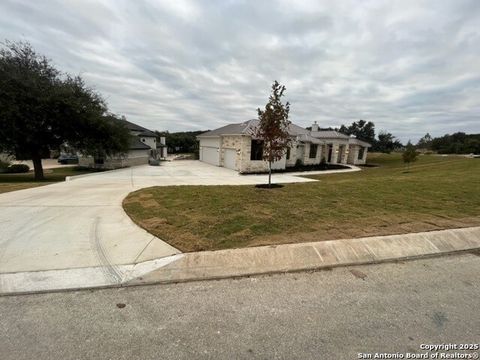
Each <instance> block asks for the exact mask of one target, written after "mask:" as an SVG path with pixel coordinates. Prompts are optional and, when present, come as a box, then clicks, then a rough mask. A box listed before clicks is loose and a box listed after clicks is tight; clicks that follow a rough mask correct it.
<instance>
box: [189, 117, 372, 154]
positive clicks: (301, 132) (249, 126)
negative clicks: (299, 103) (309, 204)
mask: <svg viewBox="0 0 480 360" xmlns="http://www.w3.org/2000/svg"><path fill="white" fill-rule="evenodd" d="M257 126H258V120H257V119H251V120H247V121H245V122H242V123H238V124H229V125H225V126H222V127H220V128H218V129H215V130H211V131H207V132H205V133H203V134H200V135H198V136H197V138H206V137H218V136H224V135H250V136H252V135H254V134H255V129H256V127H257ZM288 133H289V134H290V136H296V137H297V140H298V141H302V142H310V143H312V144H325V139H340V140H345V141H348V143H350V144H357V145H361V146H366V147H370V146H371V145H370V144H369V143H367V142H365V141H362V140H359V139H357V138H354V137H350V136H348V135H346V134H344V133H341V132H339V131H335V130H319V131H310V130H307V129H305V128H303V127H301V126H298V125H295V124H293V123H291V124H290V125H289V127H288Z"/></svg>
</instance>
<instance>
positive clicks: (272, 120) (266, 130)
mask: <svg viewBox="0 0 480 360" xmlns="http://www.w3.org/2000/svg"><path fill="white" fill-rule="evenodd" d="M285 90H286V88H285V86H283V85H280V84H279V83H278V82H277V81H276V80H275V82H274V83H273V85H272V92H271V94H270V97H269V99H268V103H267V104H266V105H265V109H264V110H261V109H260V108H259V109H257V112H258V120H259V123H258V127H257V129H256V131H255V137H257V138H258V139H260V140H262V141H263V160H265V161H268V186H269V187H270V186H271V185H272V163H273V162H274V161H278V160H280V159H281V158H282V157H283V155H285V153H286V151H287V148H288V146H289V145H290V142H291V139H290V136H289V134H288V127H289V126H290V121H289V120H288V114H289V112H290V104H289V103H288V102H287V103H285V104H283V103H282V96H283V94H284V92H285Z"/></svg>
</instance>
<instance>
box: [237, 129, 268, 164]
mask: <svg viewBox="0 0 480 360" xmlns="http://www.w3.org/2000/svg"><path fill="white" fill-rule="evenodd" d="M241 138H242V141H241V150H240V155H239V161H240V167H239V171H240V172H241V173H252V172H265V171H268V163H267V162H266V161H263V160H250V155H251V146H252V138H251V137H250V136H242V137H241Z"/></svg>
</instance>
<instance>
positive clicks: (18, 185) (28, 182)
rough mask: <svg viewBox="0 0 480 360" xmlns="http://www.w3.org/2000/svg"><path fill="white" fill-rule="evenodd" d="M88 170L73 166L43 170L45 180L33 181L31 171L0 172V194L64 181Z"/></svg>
mask: <svg viewBox="0 0 480 360" xmlns="http://www.w3.org/2000/svg"><path fill="white" fill-rule="evenodd" d="M89 172H91V171H90V170H88V169H80V168H76V167H74V166H70V167H64V168H56V169H50V170H44V174H45V180H42V181H35V179H34V176H33V171H29V172H28V173H23V174H0V194H1V193H5V192H9V191H15V190H21V189H28V188H32V187H36V186H42V185H48V184H52V183H55V182H59V181H65V177H67V176H75V175H82V174H87V173H89Z"/></svg>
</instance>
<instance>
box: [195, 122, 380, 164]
mask: <svg viewBox="0 0 480 360" xmlns="http://www.w3.org/2000/svg"><path fill="white" fill-rule="evenodd" d="M257 126H258V120H256V119H253V120H248V121H245V122H243V123H239V124H229V125H226V126H223V127H221V128H218V129H215V130H212V131H208V132H206V133H203V134H200V135H198V136H197V139H198V140H199V142H200V144H199V145H200V147H199V156H200V161H203V162H206V163H209V164H212V165H216V166H223V167H226V168H229V169H233V170H236V171H239V172H240V173H252V172H263V171H267V170H268V163H267V162H266V161H264V160H262V154H263V142H262V140H261V139H257V138H255V135H254V134H255V130H256V127H257ZM288 133H289V135H290V137H291V140H292V141H291V144H290V147H289V148H288V149H287V151H286V154H285V155H284V156H283V157H282V159H281V160H279V161H276V162H274V163H273V164H272V169H285V168H287V167H293V166H295V165H296V164H302V165H316V164H319V163H320V162H321V161H322V159H323V158H324V159H325V161H326V162H327V163H330V164H352V165H359V164H365V162H366V160H367V152H368V148H369V147H370V146H371V145H370V144H369V143H367V142H365V141H361V140H359V139H357V138H355V137H351V136H348V135H345V134H342V133H340V132H338V131H331V130H328V131H327V130H321V129H320V128H319V126H318V124H317V123H316V122H315V123H314V124H313V125H312V130H307V129H305V128H302V127H300V126H298V125H295V124H290V126H289V127H288Z"/></svg>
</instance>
